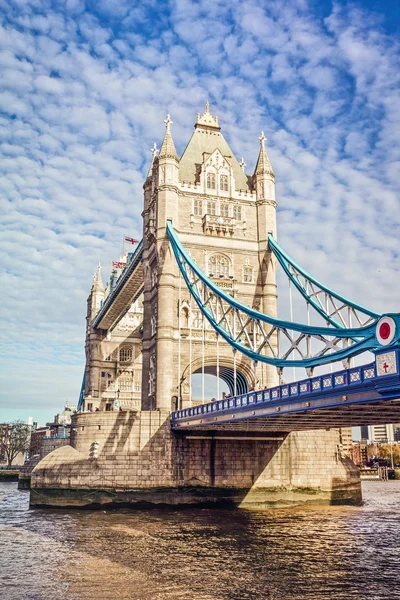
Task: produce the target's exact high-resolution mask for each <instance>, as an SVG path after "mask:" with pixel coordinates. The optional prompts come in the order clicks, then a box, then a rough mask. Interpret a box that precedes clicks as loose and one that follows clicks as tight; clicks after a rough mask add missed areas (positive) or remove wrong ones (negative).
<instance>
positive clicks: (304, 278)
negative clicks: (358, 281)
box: [268, 234, 381, 328]
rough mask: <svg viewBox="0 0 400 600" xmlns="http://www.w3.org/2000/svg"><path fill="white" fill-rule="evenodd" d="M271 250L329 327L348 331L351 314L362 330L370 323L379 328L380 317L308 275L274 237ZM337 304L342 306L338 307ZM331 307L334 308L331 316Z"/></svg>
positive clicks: (271, 239) (271, 238)
mask: <svg viewBox="0 0 400 600" xmlns="http://www.w3.org/2000/svg"><path fill="white" fill-rule="evenodd" d="M268 246H269V248H270V249H271V250H272V252H273V253H274V255H275V256H276V258H277V259H278V261H279V264H280V265H281V267H282V268H283V270H284V271H285V273H286V275H287V276H288V277H289V279H290V281H291V282H292V283H293V284H294V286H295V287H296V288H297V289H298V290H299V292H300V293H301V295H302V296H303V298H305V300H306V301H307V302H308V303H309V304H310V305H311V306H312V307H313V308H314V310H316V311H317V312H318V313H319V314H320V315H321V316H322V317H323V318H324V319H325V320H326V321H327V322H328V323H330V324H331V325H333V326H334V327H340V328H348V327H349V322H348V321H349V314H350V315H353V316H354V318H355V320H356V321H357V322H358V323H359V325H360V326H362V327H364V326H365V325H367V324H371V323H375V324H376V322H377V320H378V319H379V317H380V316H381V315H379V314H378V313H376V312H373V311H371V310H369V309H368V308H365V307H364V306H361V305H360V304H356V303H355V302H352V301H351V300H348V299H347V298H345V297H344V296H342V295H340V294H338V293H337V292H334V291H333V290H331V289H330V288H329V287H327V286H325V285H324V284H322V283H321V282H319V281H318V280H317V279H315V278H314V277H312V276H311V275H309V274H308V273H307V272H306V271H305V270H304V269H302V268H301V267H300V266H299V265H298V264H297V263H296V262H295V261H294V260H293V259H291V258H290V256H289V255H288V254H286V252H285V251H284V250H283V249H282V248H281V247H280V246H279V244H278V242H277V241H276V240H274V238H273V236H272V235H271V234H269V235H268ZM321 294H323V296H324V299H325V302H323V301H322V299H321V297H320V295H321ZM336 302H338V303H341V304H340V305H337V304H336ZM329 305H331V312H329ZM327 307H328V310H327ZM343 310H345V311H346V313H347V314H343ZM334 316H336V317H337V319H338V320H337V319H334V318H333V317H334ZM362 316H364V320H362ZM360 317H361V318H360Z"/></svg>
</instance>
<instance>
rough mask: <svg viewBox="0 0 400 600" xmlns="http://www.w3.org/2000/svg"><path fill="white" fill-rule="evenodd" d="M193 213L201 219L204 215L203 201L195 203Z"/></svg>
mask: <svg viewBox="0 0 400 600" xmlns="http://www.w3.org/2000/svg"><path fill="white" fill-rule="evenodd" d="M193 212H194V214H195V216H196V217H201V216H202V215H203V201H202V200H195V201H194V206H193Z"/></svg>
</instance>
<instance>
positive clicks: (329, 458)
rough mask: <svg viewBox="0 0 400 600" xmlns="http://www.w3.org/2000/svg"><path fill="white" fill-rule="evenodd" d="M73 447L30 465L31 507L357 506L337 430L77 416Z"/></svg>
mask: <svg viewBox="0 0 400 600" xmlns="http://www.w3.org/2000/svg"><path fill="white" fill-rule="evenodd" d="M72 429H73V437H72V441H71V443H72V445H71V446H66V447H64V448H59V449H58V450H55V451H54V452H52V453H51V454H49V455H48V456H46V457H45V458H44V459H43V460H42V461H41V462H40V463H39V464H38V465H37V466H36V467H35V469H34V471H33V473H32V483H31V504H32V506H76V507H82V506H86V507H93V508H96V507H101V506H103V505H115V506H123V505H130V506H137V507H142V506H146V505H147V506H150V505H175V506H177V505H188V504H191V505H208V506H217V505H218V506H240V507H244V508H251V507H261V508H262V507H270V506H290V505H297V504H321V503H322V504H359V503H360V502H361V485H360V478H359V471H358V469H357V468H356V467H355V466H354V464H353V463H352V462H351V461H350V459H348V458H344V457H342V456H341V453H340V438H339V432H338V430H331V431H313V432H298V433H292V434H289V435H286V436H285V435H282V434H276V435H271V434H270V435H269V437H265V436H266V434H262V433H259V434H255V433H254V432H251V435H250V434H249V433H248V432H215V431H214V432H212V431H208V432H206V431H203V432H200V431H193V432H187V433H185V434H182V433H179V434H175V433H173V432H172V431H171V429H170V423H169V418H168V413H167V411H165V412H163V411H142V412H138V413H135V412H133V411H127V412H115V413H106V412H103V413H99V412H98V413H85V414H81V415H76V416H74V417H73V423H72Z"/></svg>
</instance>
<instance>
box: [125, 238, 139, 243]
mask: <svg viewBox="0 0 400 600" xmlns="http://www.w3.org/2000/svg"><path fill="white" fill-rule="evenodd" d="M125 241H126V242H128V243H129V244H137V243H138V242H139V240H134V239H133V238H131V237H125Z"/></svg>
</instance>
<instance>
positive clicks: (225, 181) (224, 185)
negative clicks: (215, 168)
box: [219, 175, 228, 192]
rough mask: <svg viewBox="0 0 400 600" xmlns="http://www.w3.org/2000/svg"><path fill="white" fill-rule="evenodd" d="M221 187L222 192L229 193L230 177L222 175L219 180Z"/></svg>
mask: <svg viewBox="0 0 400 600" xmlns="http://www.w3.org/2000/svg"><path fill="white" fill-rule="evenodd" d="M219 187H220V189H221V191H223V192H227V191H228V176H227V175H221V177H220V179H219Z"/></svg>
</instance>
